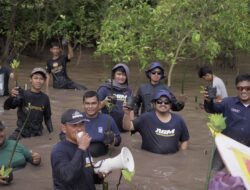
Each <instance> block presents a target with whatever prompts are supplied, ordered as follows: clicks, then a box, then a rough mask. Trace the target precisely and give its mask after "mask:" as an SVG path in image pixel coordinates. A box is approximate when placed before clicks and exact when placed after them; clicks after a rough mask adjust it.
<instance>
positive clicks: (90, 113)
mask: <svg viewBox="0 0 250 190" xmlns="http://www.w3.org/2000/svg"><path fill="white" fill-rule="evenodd" d="M83 108H84V114H85V128H86V131H87V133H88V134H89V135H90V137H91V143H90V146H89V151H90V153H91V155H92V156H93V157H97V156H102V155H105V154H107V152H108V148H109V146H110V145H114V146H119V145H120V143H121V136H120V132H119V129H118V127H117V125H116V123H115V121H114V120H113V118H112V117H111V116H109V115H107V114H104V113H101V112H99V110H100V100H99V97H98V94H97V93H96V92H95V91H88V92H86V93H85V94H84V96H83Z"/></svg>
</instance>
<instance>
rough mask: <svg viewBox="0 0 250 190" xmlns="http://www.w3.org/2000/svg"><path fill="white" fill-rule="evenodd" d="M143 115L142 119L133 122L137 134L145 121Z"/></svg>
mask: <svg viewBox="0 0 250 190" xmlns="http://www.w3.org/2000/svg"><path fill="white" fill-rule="evenodd" d="M142 118H143V115H142V116H140V117H137V118H136V119H135V120H133V121H132V122H133V125H134V132H137V131H139V130H140V127H141V121H142V120H143V119H142Z"/></svg>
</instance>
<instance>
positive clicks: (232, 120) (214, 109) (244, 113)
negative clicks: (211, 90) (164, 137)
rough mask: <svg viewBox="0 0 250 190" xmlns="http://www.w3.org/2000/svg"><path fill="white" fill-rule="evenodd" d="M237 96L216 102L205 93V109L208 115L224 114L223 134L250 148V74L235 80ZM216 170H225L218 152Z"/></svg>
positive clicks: (239, 76) (214, 166)
mask: <svg viewBox="0 0 250 190" xmlns="http://www.w3.org/2000/svg"><path fill="white" fill-rule="evenodd" d="M235 86H236V90H237V96H235V97H227V98H224V99H223V100H222V101H221V102H214V101H213V100H211V99H210V98H209V96H208V93H207V91H205V93H204V108H205V110H206V112H208V113H222V114H223V116H224V117H225V118H226V126H227V127H226V129H225V130H224V131H223V132H222V133H223V134H225V135H227V136H229V137H231V138H232V139H234V140H236V141H238V142H240V143H242V144H244V145H246V146H249V147H250V128H249V124H250V74H242V75H238V76H237V77H236V79H235ZM212 168H213V169H214V170H222V169H223V168H224V164H223V161H222V160H221V158H220V155H219V153H218V151H217V152H216V153H215V156H214V160H213V167H212Z"/></svg>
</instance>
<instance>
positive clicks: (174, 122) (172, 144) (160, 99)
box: [123, 90, 189, 154]
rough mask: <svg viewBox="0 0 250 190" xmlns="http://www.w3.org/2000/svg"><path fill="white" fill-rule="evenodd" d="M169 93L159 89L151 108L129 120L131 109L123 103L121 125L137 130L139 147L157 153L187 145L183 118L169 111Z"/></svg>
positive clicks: (183, 148)
mask: <svg viewBox="0 0 250 190" xmlns="http://www.w3.org/2000/svg"><path fill="white" fill-rule="evenodd" d="M171 97H172V96H171V94H170V93H169V92H168V91H166V90H159V91H157V92H155V95H154V96H153V99H152V103H153V108H154V109H153V110H152V111H151V112H146V113H144V114H142V115H140V116H139V117H138V118H136V119H135V120H133V121H132V120H131V114H130V112H131V110H129V109H128V108H127V107H126V103H124V113H125V114H124V117H123V127H124V129H126V130H130V131H135V132H139V133H140V135H141V137H142V145H141V148H142V149H144V150H147V151H149V152H153V153H157V154H170V153H175V152H177V151H178V150H179V149H182V150H185V149H187V146H188V140H189V133H188V129H187V126H186V124H185V122H184V120H183V119H182V118H181V117H180V116H179V115H177V114H174V113H171V112H170V109H171V105H172V99H171Z"/></svg>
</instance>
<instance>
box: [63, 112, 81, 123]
mask: <svg viewBox="0 0 250 190" xmlns="http://www.w3.org/2000/svg"><path fill="white" fill-rule="evenodd" d="M84 121H85V117H84V116H83V114H82V112H81V111H79V110H76V109H68V110H66V111H65V112H64V113H63V114H62V117H61V123H62V124H70V125H74V124H78V123H83V122H84Z"/></svg>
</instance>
